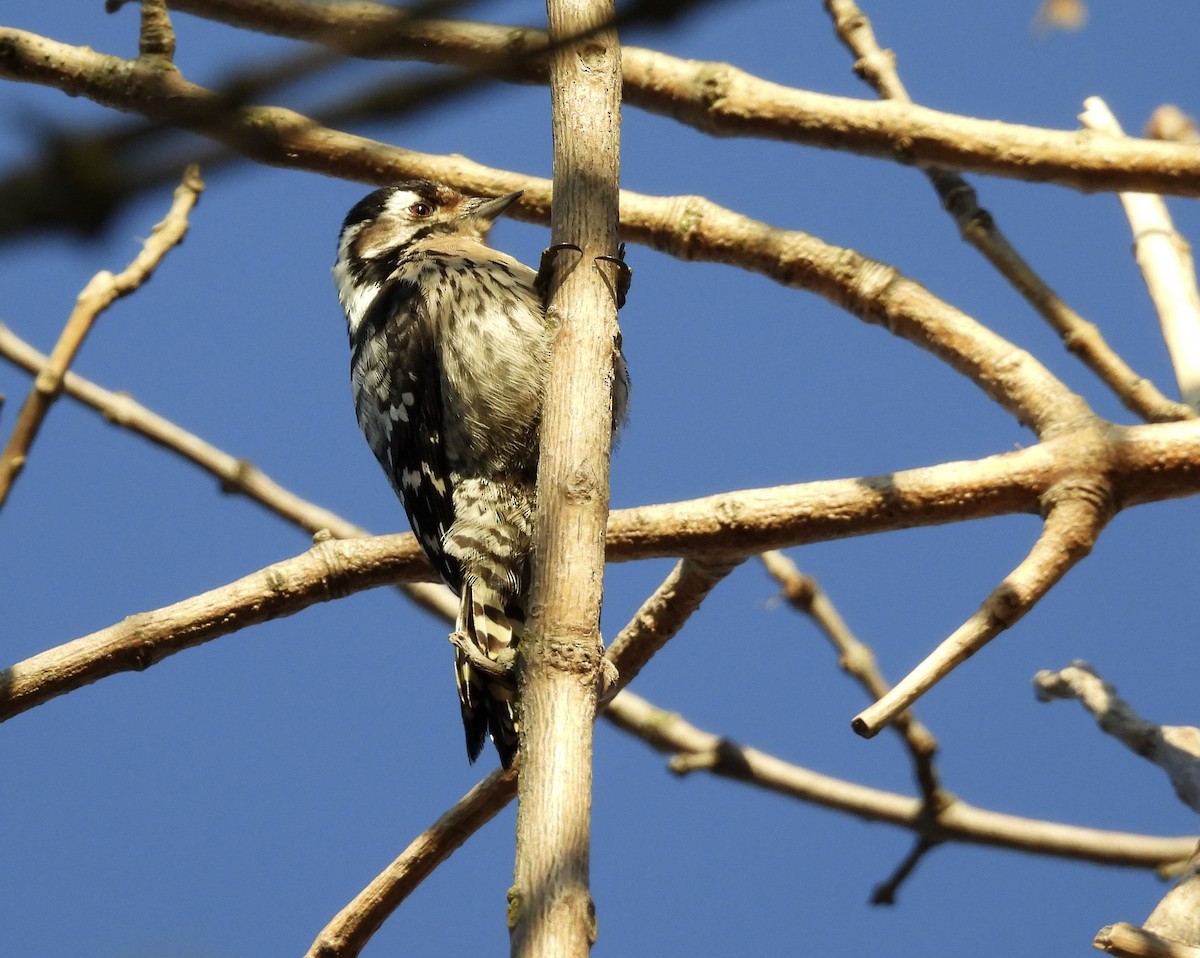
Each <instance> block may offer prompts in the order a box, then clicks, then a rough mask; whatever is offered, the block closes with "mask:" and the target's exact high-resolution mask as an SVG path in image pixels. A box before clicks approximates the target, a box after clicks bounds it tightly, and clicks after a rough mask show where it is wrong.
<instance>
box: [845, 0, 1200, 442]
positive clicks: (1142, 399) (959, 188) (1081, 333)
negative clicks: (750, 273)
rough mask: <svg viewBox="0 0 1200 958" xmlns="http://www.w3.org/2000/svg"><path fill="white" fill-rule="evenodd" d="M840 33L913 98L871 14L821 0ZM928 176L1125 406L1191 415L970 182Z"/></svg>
mask: <svg viewBox="0 0 1200 958" xmlns="http://www.w3.org/2000/svg"><path fill="white" fill-rule="evenodd" d="M825 8H826V9H827V10H828V11H829V14H830V16H831V17H832V18H833V22H834V28H835V30H836V32H837V35H838V37H839V38H840V39H841V41H842V42H843V43H844V44H845V45H846V46H847V47H848V48H849V50H850V52H851V53H853V54H854V55H855V57H856V58H857V59H856V61H855V64H854V72H855V73H857V74H858V75H859V76H860V77H862V78H863V79H864V80H866V81H867V83H868V84H869V85H870V86H871V88H872V89H874V90H875V92H876V93H877V94H879V96H880V97H882V98H884V99H887V100H892V101H895V102H899V103H911V102H912V100H911V98H910V97H909V95H908V91H907V90H906V89H905V88H904V84H903V83H902V82H901V80H900V75H899V74H898V73H897V71H896V57H895V55H894V54H893V53H892V51H891V50H884V49H881V48H880V46H879V44H878V42H877V41H876V39H875V33H874V31H873V30H872V29H871V22H870V20H868V19H867V16H866V14H865V13H863V11H862V10H861V9H860V8H859V6H858V4H857V3H855V2H854V0H825ZM918 165H919V166H920V167H921V169H922V171H923V172H924V173H925V175H926V176H927V177H928V178H929V181H930V182H931V183H932V184H933V187H934V189H935V190H936V191H937V194H938V196H939V197H940V198H941V201H942V206H943V207H944V208H945V210H946V212H948V213H949V214H950V215H951V216H952V217H953V218H954V221H955V222H956V223H957V224H958V228H959V231H960V232H961V234H962V236H963V239H965V240H966V241H967V242H968V243H970V244H971V245H972V246H973V247H975V249H976V250H978V251H979V252H980V253H981V254H982V255H983V256H984V258H985V259H987V261H988V262H990V263H991V264H992V265H993V266H994V267H995V268H996V270H997V271H998V272H999V273H1000V274H1001V275H1002V276H1003V277H1004V278H1005V279H1007V280H1008V281H1009V282H1010V283H1011V284H1012V285H1013V287H1014V288H1015V289H1016V290H1017V291H1018V292H1019V293H1020V294H1021V295H1022V296H1024V297H1025V299H1026V300H1027V301H1028V302H1029V304H1030V305H1031V306H1032V307H1033V308H1034V309H1036V310H1037V312H1038V313H1039V314H1040V315H1041V316H1042V318H1043V319H1045V320H1046V322H1048V323H1049V324H1050V326H1051V327H1052V328H1053V329H1054V330H1055V331H1056V332H1057V333H1058V334H1059V336H1061V337H1062V340H1063V344H1064V345H1065V346H1066V347H1067V349H1068V350H1070V351H1071V352H1072V353H1074V354H1075V355H1076V356H1078V357H1079V359H1080V360H1081V361H1082V362H1083V363H1084V364H1085V365H1086V366H1087V367H1088V368H1089V369H1091V370H1092V371H1093V372H1094V373H1095V374H1096V375H1097V376H1098V377H1099V378H1100V380H1101V381H1102V382H1104V383H1105V384H1106V385H1107V386H1108V387H1109V388H1110V389H1111V390H1112V391H1113V392H1114V393H1115V394H1116V396H1117V398H1118V399H1120V401H1121V402H1122V404H1123V405H1124V406H1125V408H1127V409H1128V410H1130V412H1133V413H1135V414H1136V415H1138V416H1140V417H1142V418H1143V419H1145V420H1146V421H1148V422H1169V421H1171V420H1175V419H1188V418H1192V417H1193V416H1195V412H1194V411H1193V410H1192V408H1191V407H1190V406H1187V405H1184V404H1183V403H1178V402H1175V401H1173V400H1171V399H1168V398H1167V397H1166V396H1164V395H1163V394H1162V393H1161V392H1160V391H1159V390H1158V388H1157V387H1156V386H1155V385H1154V384H1153V383H1152V382H1150V380H1148V379H1146V378H1145V377H1143V376H1139V375H1138V374H1137V373H1136V372H1134V371H1133V369H1132V368H1131V367H1130V366H1129V365H1128V364H1127V363H1126V362H1125V361H1124V360H1123V359H1122V358H1121V357H1120V356H1119V355H1118V354H1117V352H1116V351H1115V350H1114V349H1113V348H1112V347H1111V346H1110V345H1109V344H1108V343H1107V342H1106V341H1105V339H1104V336H1103V335H1102V334H1101V333H1100V330H1099V328H1098V327H1097V326H1096V325H1095V324H1094V323H1091V322H1089V321H1088V320H1086V319H1084V318H1083V317H1082V316H1080V315H1079V314H1078V313H1077V312H1075V310H1073V309H1072V308H1071V307H1070V306H1068V305H1067V304H1066V303H1064V302H1063V301H1062V299H1061V298H1060V297H1059V295H1058V294H1057V293H1056V292H1055V291H1054V290H1053V289H1051V288H1050V285H1049V284H1048V283H1047V282H1046V281H1045V280H1043V279H1042V277H1041V276H1039V275H1038V274H1037V272H1036V271H1035V270H1034V269H1033V267H1032V266H1031V265H1030V264H1029V263H1028V262H1027V261H1026V260H1025V258H1024V257H1023V256H1021V254H1020V253H1018V252H1017V250H1016V248H1015V247H1014V246H1013V245H1012V244H1011V243H1010V242H1009V240H1008V237H1007V236H1005V235H1004V233H1003V232H1001V230H1000V227H999V225H997V223H996V221H995V219H994V218H993V217H992V215H991V213H989V212H988V211H987V210H985V209H983V208H981V207H980V206H979V203H978V197H977V195H976V193H975V190H974V188H973V187H972V186H971V185H970V184H969V183H967V181H966V180H965V179H963V177H962V176H961V175H960V174H959V173H957V172H955V171H954V170H952V169H948V168H946V167H943V166H936V165H929V164H918Z"/></svg>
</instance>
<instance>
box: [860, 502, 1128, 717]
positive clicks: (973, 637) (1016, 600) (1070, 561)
mask: <svg viewBox="0 0 1200 958" xmlns="http://www.w3.org/2000/svg"><path fill="white" fill-rule="evenodd" d="M1109 494H1110V493H1109V491H1108V490H1106V489H1105V488H1103V484H1102V483H1098V484H1096V485H1093V486H1091V487H1087V486H1085V485H1077V486H1071V487H1069V488H1064V489H1063V490H1061V492H1060V495H1061V498H1059V499H1058V500H1057V501H1056V502H1054V504H1053V505H1052V506H1050V508H1049V512H1048V513H1047V514H1046V519H1045V523H1044V525H1043V526H1042V532H1041V535H1039V536H1038V539H1037V542H1036V543H1034V546H1033V548H1032V549H1031V550H1030V552H1029V555H1028V556H1026V557H1025V559H1024V560H1023V561H1022V562H1021V564H1020V565H1018V566H1017V568H1015V569H1014V570H1013V571H1012V572H1011V573H1010V574H1009V575H1008V577H1007V578H1005V580H1004V581H1003V582H1001V583H1000V585H999V586H998V587H997V588H996V589H995V590H994V591H993V592H992V593H991V595H989V596H988V597H987V599H986V600H985V601H984V603H983V605H982V606H980V608H979V611H978V612H976V613H975V614H974V615H973V616H971V618H969V619H968V620H967V621H966V622H965V623H963V625H961V626H960V627H959V628H958V629H957V630H955V632H954V633H953V634H952V635H951V636H949V638H947V639H946V640H945V641H943V642H942V643H941V644H940V645H939V646H938V647H937V648H936V649H934V650H933V652H931V653H930V654H929V655H928V656H926V657H925V659H924V660H923V661H922V662H921V663H920V664H919V665H918V666H917V667H916V668H914V669H913V670H912V671H911V672H910V673H909V674H908V675H906V676H905V677H904V678H903V679H901V680H900V682H899V683H897V684H896V686H895V687H894V688H892V689H891V690H889V691H888V692H887V694H885V695H884V696H883V697H882V698H880V699H879V701H877V702H876V703H875V704H874V705H872V706H870V707H868V708H866V709H864V710H863V711H862V712H860V713H859V714H858V715H857V716H855V718H854V720H853V721H852V722H851V727H852V728H853V729H854V731H855V732H857V733H858V734H859V735H862V736H863V737H864V738H870V737H871V736H873V735H875V734H876V733H877V732H878V731H879V730H880V729H881V728H883V727H884V726H885V725H886V724H887V723H888V722H891V721H893V720H894V719H895V717H896V716H897V715H899V714H900V713H901V712H903V711H904V710H905V709H907V708H908V707H909V706H910V705H912V703H913V702H915V701H916V700H917V699H918V698H920V697H921V696H922V695H924V694H925V693H926V692H927V691H929V689H931V688H932V687H933V686H934V685H936V684H937V683H938V682H939V681H941V680H942V679H943V678H945V677H946V676H947V675H949V674H950V672H952V671H953V670H954V669H955V668H956V667H957V666H959V665H960V664H961V663H963V662H965V661H966V660H967V659H968V658H970V657H971V656H972V655H974V654H975V653H976V652H978V651H979V650H980V649H982V648H983V647H984V646H985V645H986V644H987V643H988V642H990V641H991V640H992V639H994V638H995V637H996V636H997V635H999V634H1000V633H1001V632H1003V631H1004V630H1005V629H1008V628H1010V627H1011V626H1012V625H1013V624H1014V623H1015V622H1016V621H1017V620H1018V619H1020V618H1021V617H1022V616H1023V615H1025V613H1026V612H1028V611H1029V610H1030V609H1032V608H1033V606H1034V605H1036V604H1037V603H1038V601H1040V600H1041V598H1042V597H1043V596H1044V595H1045V594H1046V593H1047V592H1049V591H1050V589H1051V588H1052V587H1053V586H1054V585H1055V584H1056V583H1057V582H1058V581H1059V580H1060V579H1061V578H1062V577H1063V576H1064V575H1066V574H1067V572H1068V571H1069V570H1070V569H1072V568H1073V567H1074V566H1075V564H1076V563H1077V562H1079V560H1080V559H1082V558H1084V557H1085V556H1086V555H1087V554H1088V553H1089V552H1090V551H1091V548H1092V545H1093V544H1094V543H1095V540H1096V537H1097V536H1099V534H1100V531H1101V530H1102V529H1103V528H1104V525H1105V523H1107V522H1108V520H1109V518H1110V517H1111V514H1112V504H1111V500H1110V499H1109V498H1108V497H1109Z"/></svg>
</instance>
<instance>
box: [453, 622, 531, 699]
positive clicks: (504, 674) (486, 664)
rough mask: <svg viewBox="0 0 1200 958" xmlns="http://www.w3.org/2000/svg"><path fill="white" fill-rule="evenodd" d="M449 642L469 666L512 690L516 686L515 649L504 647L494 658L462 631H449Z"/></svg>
mask: <svg viewBox="0 0 1200 958" xmlns="http://www.w3.org/2000/svg"><path fill="white" fill-rule="evenodd" d="M450 644H451V645H453V646H454V647H455V648H456V649H458V651H459V652H461V653H462V655H463V657H464V658H465V659H466V660H467V664H468V665H470V666H471V668H473V669H475V670H476V671H478V672H481V673H482V674H484V675H486V676H487V677H488V678H489V679H491V680H492V681H494V682H497V683H499V684H500V685H503V686H504V687H505V688H507V689H511V690H513V691H515V690H516V688H517V680H516V678H515V677H514V675H513V665H514V662H515V661H516V651H515V650H513V649H504V650H503V651H502V652H501V653H500V654H499V655H498V656H497V657H496V658H494V659H493V658H492V657H491V656H490V655H486V654H485V653H484V652H483V650H482V649H481V648H479V646H477V645H476V644H475V643H474V642H472V641H471V637H470V636H469V635H467V634H466V633H463V632H451V633H450Z"/></svg>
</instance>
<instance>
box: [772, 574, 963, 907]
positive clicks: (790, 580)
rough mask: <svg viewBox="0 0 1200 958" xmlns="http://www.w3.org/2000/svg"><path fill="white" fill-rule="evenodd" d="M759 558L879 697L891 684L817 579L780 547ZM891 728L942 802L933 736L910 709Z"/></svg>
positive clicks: (930, 796)
mask: <svg viewBox="0 0 1200 958" xmlns="http://www.w3.org/2000/svg"><path fill="white" fill-rule="evenodd" d="M759 558H760V559H761V560H762V563H763V565H764V566H765V567H766V570H767V572H768V573H769V574H770V575H771V577H772V578H773V579H774V580H775V581H776V582H778V583H779V584H780V586H781V587H782V588H783V596H784V598H785V599H787V601H788V603H790V604H791V606H792V607H793V608H795V609H797V610H799V611H800V612H802V613H804V614H805V615H807V616H810V617H811V618H812V620H813V622H814V623H816V625H817V627H818V628H819V629H820V630H821V631H822V632H823V633H824V634H825V636H826V638H828V639H829V642H830V644H831V645H832V646H833V647H834V649H835V650H836V651H837V653H838V665H839V666H840V667H841V668H842V670H843V671H844V672H846V674H848V675H850V676H851V677H853V678H854V679H856V680H857V681H858V683H859V684H860V685H861V686H862V687H863V688H864V689H866V690H867V693H868V694H869V695H870V696H871V699H872V700H873V701H874V700H877V699H881V698H883V697H884V696H885V695H886V694H887V693H888V691H889V690H890V689H891V685H890V683H889V682H888V681H887V679H885V678H884V677H883V674H882V673H881V672H880V671H879V663H878V661H877V660H876V658H875V653H874V652H873V651H872V650H871V647H870V646H869V645H867V644H866V643H865V642H863V641H861V640H860V639H859V638H858V637H857V636H855V635H854V633H853V632H851V631H850V628H849V626H847V625H846V622H845V620H844V619H842V617H841V615H839V614H838V611H837V609H836V608H835V607H834V605H833V602H832V601H830V599H829V596H827V595H826V594H825V591H824V590H823V589H822V588H821V586H820V585H819V584H818V582H817V580H816V579H814V578H813V577H812V576H809V575H805V574H804V573H802V572H801V571H800V570H799V569H798V568H796V564H795V563H794V562H792V560H791V559H789V558H788V557H787V556H785V555H784V554H783V553H782V552H776V551H773V550H772V551H769V552H764V553H762V555H760V556H759ZM892 727H893V728H894V729H895V730H896V732H897V734H898V735H899V736H900V737H901V739H902V740H903V741H904V744H905V745H906V746H907V747H908V752H909V755H910V756H911V758H912V763H913V774H914V777H915V778H916V780H917V785H918V787H919V788H920V789H921V795H922V797H923V798H924V799H925V801H926V802H927V803H928V804H929V805H930V806H931V807H933V806H936V805H937V804H938V803H939V802H941V801H942V797H941V785H940V783H939V781H938V773H937V767H936V766H935V765H934V763H933V759H934V756H935V755H936V754H937V748H938V744H937V739H935V738H934V737H933V733H932V732H930V731H929V729H927V728H926V727H925V726H924V724H922V723H921V722H920V721H919V720H918V719H917V717H916V716H915V715H913V713H912V712H910V711H904V712H901V713H900V714H899V715H897V716H896V717H895V718H894V719H893V720H892ZM893 890H894V889H893Z"/></svg>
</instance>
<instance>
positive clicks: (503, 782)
mask: <svg viewBox="0 0 1200 958" xmlns="http://www.w3.org/2000/svg"><path fill="white" fill-rule="evenodd" d="M516 794H517V772H516V769H509V770H508V771H505V770H504V769H499V768H498V769H496V770H495V771H494V772H492V773H491V774H490V775H488V776H487V777H486V778H485V779H483V780H482V781H481V782H479V784H478V785H476V786H475V787H474V788H472V789H471V790H470V791H469V792H467V794H466V795H464V796H463V797H462V798H460V799H459V800H458V801H457V802H455V803H454V805H452V806H451V807H450V808H449V809H448V810H447V811H446V813H445V814H444V815H442V816H441V817H440V818H439V819H438V820H437V821H436V822H434V823H433V824H432V825H431V826H430V827H429V828H427V829H426V830H425V831H423V832H422V833H421V834H420V835H418V836H417V837H416V838H414V839H413V841H412V842H411V844H409V846H408V847H407V848H406V849H404V851H403V852H401V853H400V856H399V857H398V858H397V859H396V860H395V861H393V862H392V863H391V864H390V865H389V866H388V867H387V868H386V869H384V870H383V872H381V873H380V874H379V875H378V876H377V877H376V878H375V879H374V880H373V881H372V882H371V883H370V884H369V885H367V887H366V888H364V889H363V890H362V891H361V892H359V893H358V894H357V895H356V896H355V897H354V899H353V900H352V901H351V902H350V903H349V904H347V905H346V907H345V908H343V909H342V910H341V911H339V912H338V913H337V914H336V915H335V916H334V917H333V918H332V919H331V920H330V922H329V924H327V925H326V926H325V927H324V928H323V929H321V931H320V933H319V934H318V935H317V937H316V940H315V941H313V943H312V945H311V946H310V947H309V949H308V951H307V952H306V953H305V958H354V956H355V955H357V954H359V953H360V952H361V951H362V949H363V947H364V946H365V945H366V944H367V942H368V941H370V939H371V936H372V935H374V934H375V932H376V931H378V930H379V928H380V926H381V925H382V924H383V923H384V921H386V920H387V918H388V916H389V915H391V914H392V912H394V911H395V910H396V909H397V908H398V907H399V906H400V903H401V902H403V901H404V899H405V898H407V897H408V896H409V895H410V894H412V892H413V890H414V889H416V887H417V886H418V885H420V884H421V882H422V881H424V880H425V879H426V878H427V877H428V876H429V875H430V873H431V872H432V871H433V870H434V869H435V868H436V867H437V866H438V865H440V864H441V863H442V862H444V861H445V860H446V859H447V858H449V857H450V855H451V854H452V853H453V852H454V851H455V850H456V849H458V848H459V847H460V846H461V845H462V844H463V842H465V841H466V840H467V839H468V838H470V837H471V836H472V835H474V834H475V832H477V831H478V830H479V829H480V828H482V827H483V826H484V825H486V824H487V823H488V822H489V821H491V820H492V819H493V818H494V817H495V816H496V814H497V813H498V812H500V810H501V809H503V808H504V806H506V805H507V804H508V803H509V802H510V801H512V799H513V798H514V797H515V796H516Z"/></svg>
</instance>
